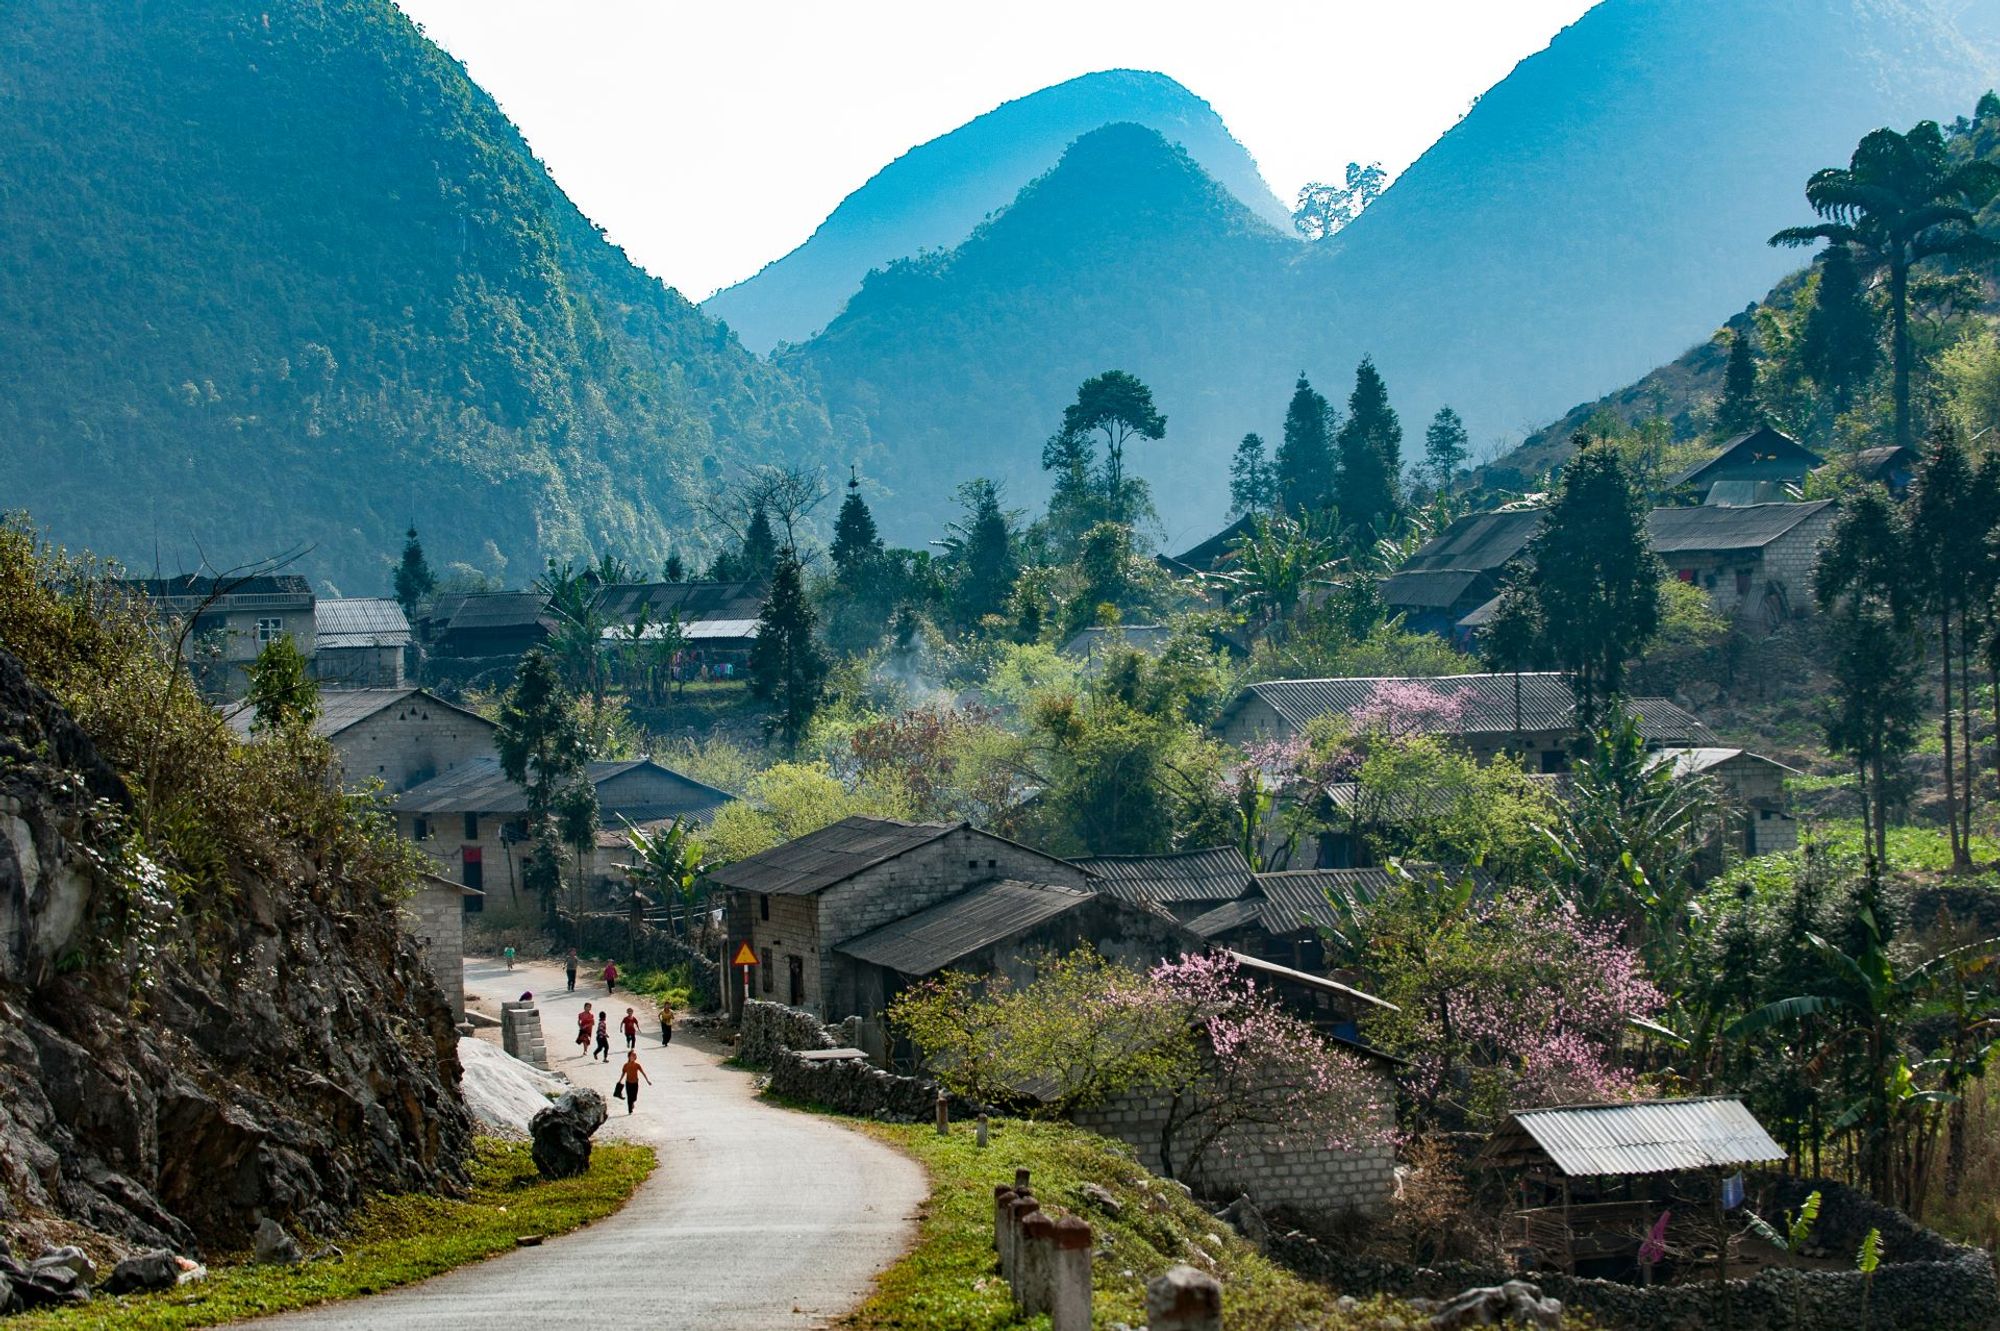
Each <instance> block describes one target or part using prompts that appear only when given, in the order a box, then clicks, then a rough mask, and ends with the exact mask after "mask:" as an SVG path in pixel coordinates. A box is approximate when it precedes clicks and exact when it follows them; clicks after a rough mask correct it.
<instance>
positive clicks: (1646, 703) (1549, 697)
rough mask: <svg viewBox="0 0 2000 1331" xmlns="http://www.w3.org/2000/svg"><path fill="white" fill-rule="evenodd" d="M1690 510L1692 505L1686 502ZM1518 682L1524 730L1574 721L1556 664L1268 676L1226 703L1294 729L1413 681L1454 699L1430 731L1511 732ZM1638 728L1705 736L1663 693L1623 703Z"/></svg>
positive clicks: (1677, 737) (1663, 734)
mask: <svg viewBox="0 0 2000 1331" xmlns="http://www.w3.org/2000/svg"><path fill="white" fill-rule="evenodd" d="M1687 511H1689V512H1693V511H1694V510H1692V509H1690V510H1687ZM1517 680H1518V682H1519V688H1520V695H1519V707H1520V712H1519V722H1520V724H1519V726H1518V729H1520V730H1522V731H1527V732H1534V731H1551V730H1568V729H1570V728H1571V727H1572V726H1574V724H1575V718H1576V695H1575V694H1574V693H1572V692H1571V691H1570V687H1569V680H1568V677H1567V676H1565V675H1563V674H1561V673H1560V672H1557V671H1531V672H1524V673H1522V674H1520V675H1518V676H1517V675H1511V674H1509V675H1490V674H1489V675H1435V676H1430V677H1424V678H1408V679H1403V678H1392V677H1378V676H1357V677H1353V678H1347V679H1274V680H1267V681H1265V682H1263V683H1261V684H1252V685H1250V686H1249V688H1248V689H1246V690H1245V691H1244V693H1242V694H1238V695H1237V697H1236V699H1235V701H1233V702H1232V703H1231V704H1230V707H1231V709H1232V710H1233V709H1234V708H1236V707H1238V706H1241V705H1242V703H1243V700H1244V698H1245V697H1247V696H1251V695H1254V696H1256V697H1258V698H1261V699H1262V700H1263V701H1264V702H1266V703H1268V704H1270V706H1271V707H1272V709H1273V710H1275V711H1276V712H1277V713H1278V715H1279V716H1281V717H1283V718H1284V719H1285V721H1286V723H1287V724H1288V725H1290V726H1292V727H1293V728H1294V729H1299V730H1303V729H1304V728H1305V727H1306V725H1307V723H1309V722H1310V721H1312V720H1313V719H1314V718H1315V717H1320V716H1350V715H1352V714H1353V713H1355V712H1357V711H1359V710H1361V709H1362V708H1364V707H1366V706H1368V705H1369V704H1370V703H1371V702H1372V701H1373V700H1374V698H1375V696H1376V690H1377V689H1378V687H1379V686H1381V685H1385V684H1387V685H1407V684H1414V685H1421V686H1423V687H1424V688H1427V689H1429V690H1430V691H1431V692H1432V693H1435V694H1438V695H1440V696H1442V697H1447V698H1453V699H1457V700H1459V708H1458V714H1457V716H1456V717H1453V718H1448V719H1447V718H1439V720H1438V721H1437V723H1436V730H1435V732H1434V733H1438V734H1451V735H1495V734H1511V733H1513V732H1514V730H1515V729H1517V727H1516V724H1515V719H1516V713H1515V706H1516V702H1515V686H1516V681H1517ZM1631 707H1632V710H1634V711H1635V712H1638V713H1639V716H1640V728H1641V730H1642V731H1643V732H1644V733H1645V735H1646V737H1647V738H1648V739H1650V740H1653V741H1654V742H1656V743H1687V742H1689V741H1692V740H1702V739H1706V738H1708V737H1709V734H1708V729H1707V727H1705V726H1703V725H1702V724H1701V722H1700V721H1697V720H1696V719H1695V718H1694V717H1693V716H1691V715H1690V714H1689V713H1688V712H1686V711H1685V710H1683V709H1682V708H1680V707H1678V706H1676V705H1675V704H1673V703H1671V702H1669V701H1667V700H1666V699H1665V698H1639V699H1634V700H1633V701H1632V703H1631Z"/></svg>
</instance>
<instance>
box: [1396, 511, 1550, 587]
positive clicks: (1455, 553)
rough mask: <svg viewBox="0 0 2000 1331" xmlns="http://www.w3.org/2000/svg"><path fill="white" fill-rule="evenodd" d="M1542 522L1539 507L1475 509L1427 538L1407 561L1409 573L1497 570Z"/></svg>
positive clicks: (1523, 544)
mask: <svg viewBox="0 0 2000 1331" xmlns="http://www.w3.org/2000/svg"><path fill="white" fill-rule="evenodd" d="M1541 525H1542V514H1541V510H1539V509H1521V510H1518V511H1516V512H1511V513H1474V514H1471V515H1470V516H1468V517H1463V518H1460V519H1459V520H1458V521H1457V522H1454V523H1452V524H1451V525H1450V526H1449V527H1446V528H1445V529H1444V530H1443V531H1441V532H1439V533H1438V534H1437V535H1436V536H1434V537H1432V538H1431V539H1430V540H1429V541H1426V542H1425V543H1424V544H1423V546H1422V547H1420V548H1419V549H1418V550H1417V552H1416V553H1415V554H1414V555H1411V556H1410V558H1409V560H1408V561H1407V562H1406V563H1404V565H1403V571H1404V572H1406V573H1416V572H1423V571H1427V570H1434V569H1452V570H1456V571H1459V572H1479V573H1498V572H1499V571H1500V570H1501V569H1502V568H1504V567H1506V565H1507V564H1508V562H1509V561H1511V560H1513V559H1514V558H1516V557H1517V556H1519V555H1520V554H1521V552H1522V551H1523V550H1526V549H1527V548H1528V539H1529V538H1530V537H1532V536H1533V535H1534V534H1535V529H1536V528H1538V527H1540V526H1541Z"/></svg>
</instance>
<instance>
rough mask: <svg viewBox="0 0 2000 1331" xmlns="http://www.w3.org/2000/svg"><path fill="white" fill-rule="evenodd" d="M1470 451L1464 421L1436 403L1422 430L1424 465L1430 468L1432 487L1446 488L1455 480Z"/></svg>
mask: <svg viewBox="0 0 2000 1331" xmlns="http://www.w3.org/2000/svg"><path fill="white" fill-rule="evenodd" d="M1471 452H1472V440H1471V438H1470V437H1469V436H1468V435H1467V434H1466V432H1465V422H1464V421H1463V420H1460V419H1459V415H1458V413H1457V412H1455V411H1453V410H1452V409H1451V408H1450V407H1439V408H1438V410H1437V415H1435V416H1433V417H1431V423H1430V425H1429V427H1428V428H1426V429H1425V430H1424V466H1425V468H1426V469H1427V470H1428V471H1429V472H1430V481H1431V486H1432V488H1434V489H1436V490H1438V491H1446V490H1450V489H1451V488H1452V486H1453V484H1454V483H1455V482H1456V480H1457V477H1458V469H1459V468H1460V467H1462V466H1464V465H1465V459H1466V458H1467V457H1469V456H1470V455H1471Z"/></svg>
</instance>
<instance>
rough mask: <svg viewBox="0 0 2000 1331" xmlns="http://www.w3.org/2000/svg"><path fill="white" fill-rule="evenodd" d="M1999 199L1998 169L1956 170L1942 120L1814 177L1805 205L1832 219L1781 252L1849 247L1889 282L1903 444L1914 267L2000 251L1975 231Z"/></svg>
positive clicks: (1891, 134) (1874, 140)
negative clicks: (1939, 259) (1983, 212)
mask: <svg viewBox="0 0 2000 1331" xmlns="http://www.w3.org/2000/svg"><path fill="white" fill-rule="evenodd" d="M1996 194H2000V165H1995V164H1993V163H1991V162H1967V163H1964V164H1961V165H1954V164H1953V162H1952V160H1951V154H1950V151H1949V150H1948V149H1947V147H1946V146H1945V140H1944V132H1943V131H1942V130H1940V129H1939V128H1938V126H1937V122H1936V121H1934V120H1925V121H1922V122H1920V123H1919V124H1918V125H1917V127H1916V128H1914V129H1912V130H1911V131H1910V132H1909V133H1908V134H1898V133H1896V132H1895V131H1894V130H1891V129H1878V130H1876V131H1875V132H1874V133H1872V134H1869V135H1868V136H1867V137H1866V138H1864V139H1862V140H1861V142H1860V144H1859V145H1858V146H1857V147H1856V148H1855V149H1854V156H1853V158H1852V159H1851V160H1850V162H1849V164H1848V165H1847V166H1845V167H1838V166H1829V167H1826V168H1824V169H1822V170H1819V171H1815V172H1814V173H1813V175H1812V178H1811V179H1810V180H1808V181H1807V182H1806V202H1808V203H1810V204H1811V205H1812V210H1813V211H1814V212H1816V213H1818V214H1819V215H1820V216H1821V217H1823V218H1825V219H1826V220H1825V221H1823V222H1819V223H1817V224H1815V225H1813V226H1794V227H1787V228H1785V229H1784V230H1783V231H1780V232H1779V233H1778V234H1777V235H1775V236H1772V237H1771V243H1772V244H1773V245H1815V244H1818V243H1820V242H1821V241H1826V242H1829V243H1831V244H1835V245H1847V246H1850V247H1851V248H1852V250H1853V252H1854V255H1855V257H1856V258H1857V259H1858V260H1860V262H1861V264H1862V266H1863V267H1866V268H1869V269H1872V270H1875V271H1882V270H1885V269H1886V270H1887V272H1888V274H1889V328H1890V337H1889V352H1890V362H1891V365H1892V366H1893V368H1894V372H1895V398H1896V442H1897V443H1899V444H1901V445H1902V446H1903V447H1905V448H1910V447H1913V446H1914V441H1915V438H1916V435H1915V431H1914V430H1913V428H1912V426H1911V422H1910V356H1911V352H1910V310H1909V304H1910V269H1911V268H1912V267H1914V266H1915V265H1917V264H1919V263H1921V262H1923V261H1924V260H1925V259H1930V258H1936V257H1938V256H1941V255H1947V254H1956V255H1961V256H1965V257H1978V256H1981V255H1984V254H1989V253H1993V252H1995V251H1996V250H2000V246H1996V245H1995V244H1994V242H1992V241H1991V240H1989V239H1988V238H1987V237H1985V236H1983V235H1981V234H1980V233H1979V231H1978V229H1977V222H1978V215H1977V210H1978V209H1980V208H1982V207H1984V206H1985V205H1986V204H1987V203H1988V202H1990V201H1991V200H1992V198H1993V196H1994V195H1996Z"/></svg>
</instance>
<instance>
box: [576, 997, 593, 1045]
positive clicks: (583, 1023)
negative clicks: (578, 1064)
mask: <svg viewBox="0 0 2000 1331" xmlns="http://www.w3.org/2000/svg"><path fill="white" fill-rule="evenodd" d="M596 1029H597V1018H595V1017H593V1016H591V1015H590V1004H588V1003H585V1004H584V1005H583V1011H581V1012H579V1013H577V1014H576V1042H577V1043H578V1044H579V1045H581V1046H583V1052H584V1053H586V1054H587V1053H589V1052H590V1035H591V1032H592V1031H594V1030H596Z"/></svg>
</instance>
